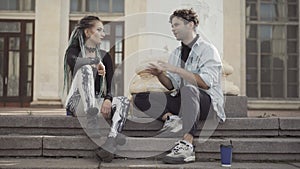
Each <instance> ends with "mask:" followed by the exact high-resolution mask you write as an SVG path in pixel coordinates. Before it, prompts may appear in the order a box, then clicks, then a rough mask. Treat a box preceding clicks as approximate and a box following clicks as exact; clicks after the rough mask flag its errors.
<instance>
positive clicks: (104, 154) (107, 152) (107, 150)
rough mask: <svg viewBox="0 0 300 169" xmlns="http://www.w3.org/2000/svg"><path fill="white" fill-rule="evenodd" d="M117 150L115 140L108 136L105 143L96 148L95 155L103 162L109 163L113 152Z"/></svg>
mask: <svg viewBox="0 0 300 169" xmlns="http://www.w3.org/2000/svg"><path fill="white" fill-rule="evenodd" d="M116 151H117V142H116V139H115V138H113V137H108V138H107V139H106V141H105V143H104V144H103V145H102V146H101V147H99V148H97V149H96V155H97V156H98V158H100V159H101V160H102V161H103V162H107V163H110V162H111V161H112V159H113V158H114V154H115V152H116Z"/></svg>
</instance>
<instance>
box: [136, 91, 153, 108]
mask: <svg viewBox="0 0 300 169" xmlns="http://www.w3.org/2000/svg"><path fill="white" fill-rule="evenodd" d="M133 104H134V106H135V107H137V108H138V109H140V110H141V111H145V110H147V109H149V108H150V104H149V93H137V94H135V95H134V96H133Z"/></svg>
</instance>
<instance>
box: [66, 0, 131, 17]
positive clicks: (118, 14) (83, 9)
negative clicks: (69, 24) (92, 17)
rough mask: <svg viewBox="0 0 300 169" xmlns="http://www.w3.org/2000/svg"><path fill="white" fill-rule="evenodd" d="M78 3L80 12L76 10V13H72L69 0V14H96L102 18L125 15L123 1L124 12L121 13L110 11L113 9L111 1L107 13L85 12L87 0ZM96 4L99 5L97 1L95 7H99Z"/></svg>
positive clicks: (110, 0)
mask: <svg viewBox="0 0 300 169" xmlns="http://www.w3.org/2000/svg"><path fill="white" fill-rule="evenodd" d="M80 1H81V9H80V10H78V11H72V10H71V6H72V4H71V3H72V0H70V14H82V13H85V14H86V13H95V12H96V13H98V14H101V15H102V16H111V15H112V16H123V15H124V13H125V0H124V11H123V12H113V11H112V8H113V6H112V5H113V3H112V1H113V0H109V12H101V11H87V10H86V7H87V4H88V2H87V1H89V0H78V3H80ZM98 3H99V0H97V6H99V5H98Z"/></svg>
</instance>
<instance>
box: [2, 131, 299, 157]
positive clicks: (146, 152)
mask: <svg viewBox="0 0 300 169" xmlns="http://www.w3.org/2000/svg"><path fill="white" fill-rule="evenodd" d="M176 140H177V139H175V138H174V139H171V138H153V137H149V138H138V137H128V138H127V142H126V144H125V145H123V146H119V152H118V153H117V155H118V157H127V158H133V159H135V158H150V157H151V158H152V157H157V158H160V155H162V154H164V153H165V152H166V151H168V150H169V149H171V148H172V146H173V145H174V142H175V141H176ZM104 141H105V138H100V139H90V138H88V137H87V136H83V135H79V136H46V135H44V136H30V135H1V136H0V143H1V144H0V156H2V157H10V156H14V157H20V156H23V157H26V156H27V157H94V155H95V154H94V149H95V148H97V147H98V146H101V145H102V144H103V143H104ZM230 141H232V145H233V147H234V149H233V159H235V160H300V138H230V137H226V138H209V139H208V140H205V139H200V140H199V139H198V138H195V140H194V144H195V145H196V149H195V152H196V156H197V159H198V160H209V159H219V158H220V157H219V156H220V145H221V144H229V142H230Z"/></svg>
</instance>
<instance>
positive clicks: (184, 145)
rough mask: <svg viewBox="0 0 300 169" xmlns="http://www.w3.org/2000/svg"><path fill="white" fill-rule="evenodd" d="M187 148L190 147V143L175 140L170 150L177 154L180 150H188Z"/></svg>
mask: <svg viewBox="0 0 300 169" xmlns="http://www.w3.org/2000/svg"><path fill="white" fill-rule="evenodd" d="M189 148H192V147H190V145H188V144H187V143H186V142H185V141H182V140H180V141H177V142H176V143H175V147H174V148H173V149H172V152H173V153H174V154H179V153H180V151H181V150H188V149H189Z"/></svg>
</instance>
